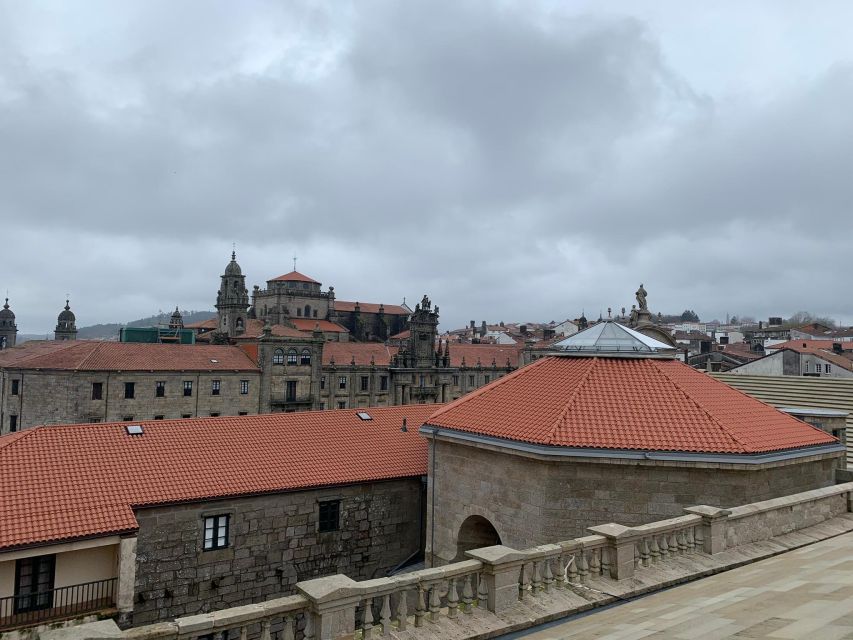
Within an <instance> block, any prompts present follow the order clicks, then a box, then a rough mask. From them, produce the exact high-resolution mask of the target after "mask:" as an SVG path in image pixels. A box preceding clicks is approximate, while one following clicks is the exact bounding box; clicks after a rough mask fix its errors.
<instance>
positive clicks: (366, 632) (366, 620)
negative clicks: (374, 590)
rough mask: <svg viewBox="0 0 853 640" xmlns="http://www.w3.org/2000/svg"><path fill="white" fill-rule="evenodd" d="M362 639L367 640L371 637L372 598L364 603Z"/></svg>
mask: <svg viewBox="0 0 853 640" xmlns="http://www.w3.org/2000/svg"><path fill="white" fill-rule="evenodd" d="M362 621H363V622H362V625H361V631H362V638H364V640H367V638H370V637H372V636H373V598H367V599H366V600H365V601H364V617H363V618H362Z"/></svg>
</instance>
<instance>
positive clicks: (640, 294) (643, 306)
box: [634, 282, 649, 311]
mask: <svg viewBox="0 0 853 640" xmlns="http://www.w3.org/2000/svg"><path fill="white" fill-rule="evenodd" d="M634 295H636V296H637V305H639V307H640V311H648V310H649V305H648V303H647V302H646V296H647V295H648V293H646V290H645V289H643V283H642V282H641V283H640V288H639V289H637V293H635V294H634Z"/></svg>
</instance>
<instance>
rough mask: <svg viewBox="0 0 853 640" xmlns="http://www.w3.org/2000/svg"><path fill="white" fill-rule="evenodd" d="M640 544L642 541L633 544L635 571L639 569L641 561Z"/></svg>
mask: <svg viewBox="0 0 853 640" xmlns="http://www.w3.org/2000/svg"><path fill="white" fill-rule="evenodd" d="M640 544H642V540H637V542H635V543H634V568H635V569H639V568H640V561H641V559H640Z"/></svg>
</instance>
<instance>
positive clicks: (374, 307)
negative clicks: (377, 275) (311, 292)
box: [335, 300, 411, 316]
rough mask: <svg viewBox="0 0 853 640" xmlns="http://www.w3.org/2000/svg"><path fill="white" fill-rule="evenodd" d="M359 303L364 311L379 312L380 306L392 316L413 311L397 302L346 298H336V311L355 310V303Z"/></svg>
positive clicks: (359, 306)
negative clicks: (384, 302)
mask: <svg viewBox="0 0 853 640" xmlns="http://www.w3.org/2000/svg"><path fill="white" fill-rule="evenodd" d="M356 304H357V305H358V308H359V309H360V310H361V312H362V313H379V307H383V308H384V309H385V313H386V315H392V316H407V315H409V314H410V313H411V311H409V310H408V309H406V308H405V307H401V306H400V305H397V304H374V303H372V302H348V301H346V300H335V311H343V312H353V311H355V305H356Z"/></svg>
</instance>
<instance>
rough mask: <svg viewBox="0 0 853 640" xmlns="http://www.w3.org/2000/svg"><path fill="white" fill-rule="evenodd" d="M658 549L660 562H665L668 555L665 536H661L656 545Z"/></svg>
mask: <svg viewBox="0 0 853 640" xmlns="http://www.w3.org/2000/svg"><path fill="white" fill-rule="evenodd" d="M658 547H660V558H661V560H666V557H667V556H668V555H669V542H667V540H666V534H663V535H662V536H661V537H660V542H659V543H658Z"/></svg>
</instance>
